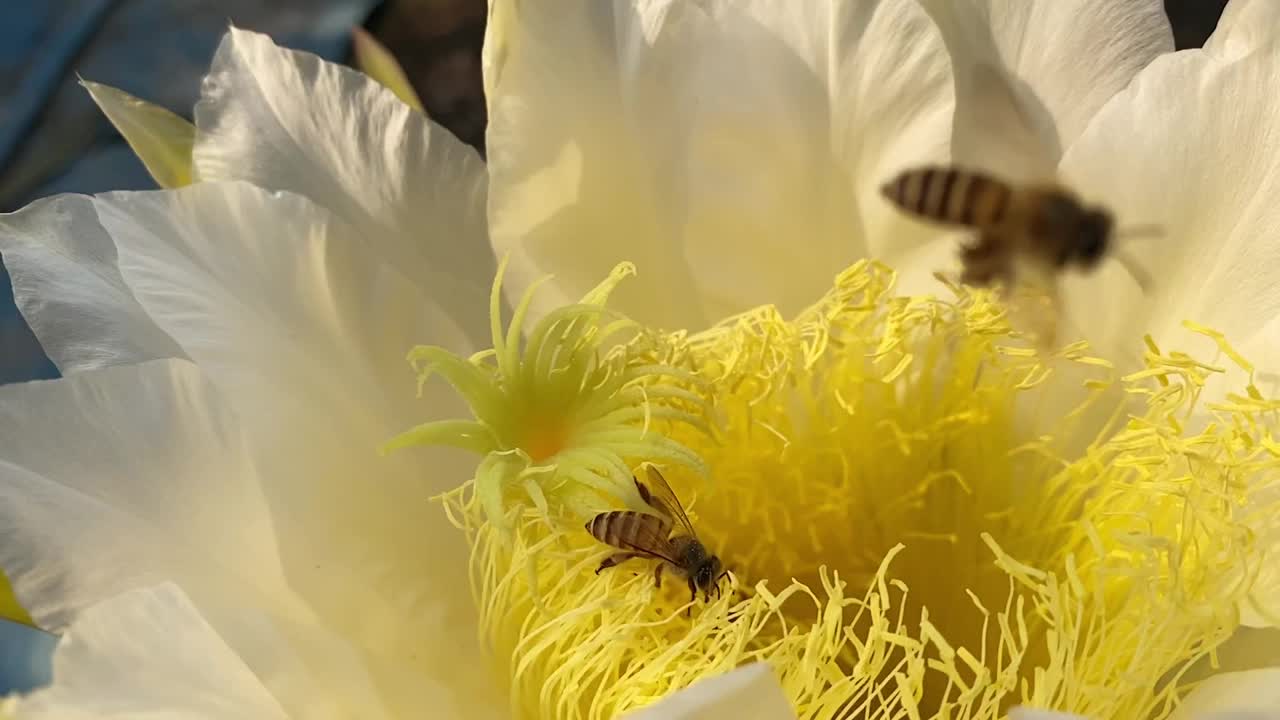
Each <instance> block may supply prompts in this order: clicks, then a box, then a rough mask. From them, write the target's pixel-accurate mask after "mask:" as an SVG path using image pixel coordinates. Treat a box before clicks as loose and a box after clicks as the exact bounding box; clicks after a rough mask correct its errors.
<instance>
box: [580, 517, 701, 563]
mask: <svg viewBox="0 0 1280 720" xmlns="http://www.w3.org/2000/svg"><path fill="white" fill-rule="evenodd" d="M587 532H589V533H591V536H592V537H594V538H595V539H597V540H599V541H600V542H602V543H604V544H606V545H610V546H612V547H616V548H618V549H620V550H632V551H634V552H638V553H641V554H642V555H649V556H652V557H656V558H658V559H659V560H666V561H667V562H669V563H672V564H673V565H679V564H680V561H679V560H677V559H675V557H673V556H674V555H675V553H674V552H672V550H671V542H670V541H669V540H668V539H667V536H668V535H670V534H671V522H670V521H669V520H668V519H667V518H661V517H658V516H657V515H650V514H649V513H642V512H635V511H634V510H611V511H609V512H603V513H600V514H599V515H596V516H595V517H594V518H592V519H591V522H589V523H587Z"/></svg>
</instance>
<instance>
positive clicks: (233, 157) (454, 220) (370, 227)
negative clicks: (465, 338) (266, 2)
mask: <svg viewBox="0 0 1280 720" xmlns="http://www.w3.org/2000/svg"><path fill="white" fill-rule="evenodd" d="M195 122H196V127H197V136H196V146H195V150H194V161H195V168H196V172H197V174H198V176H199V178H200V179H201V180H247V181H249V182H252V183H253V184H255V185H258V186H260V187H264V188H268V189H272V190H287V191H290V192H295V193H299V194H301V195H305V196H306V197H308V198H310V199H311V200H313V201H314V202H316V203H317V204H318V205H321V206H323V207H325V208H328V209H329V210H330V211H331V212H333V213H334V214H335V215H337V216H338V217H340V218H342V219H343V220H345V221H346V222H347V223H349V224H350V225H352V226H353V227H355V228H357V229H358V230H359V231H360V233H361V238H360V239H361V241H362V244H363V245H365V246H366V247H368V248H370V249H371V250H373V251H374V252H376V253H378V254H379V255H380V256H381V257H382V258H383V259H384V260H386V261H388V262H390V263H391V264H393V265H394V266H396V267H398V268H400V270H401V271H402V272H403V273H405V274H406V275H407V276H408V277H409V278H410V279H412V280H414V281H416V282H418V283H420V284H421V285H422V286H423V287H424V288H426V290H427V291H428V292H430V293H431V294H432V296H434V297H435V298H438V300H439V302H440V304H441V305H442V306H443V307H444V308H445V310H446V311H447V312H449V313H450V314H451V315H452V316H454V317H455V318H458V320H459V324H460V326H461V327H463V328H464V329H465V330H466V331H467V332H468V333H469V334H470V337H471V339H472V341H473V342H482V341H484V340H485V339H486V338H487V334H486V333H487V328H488V304H487V298H488V292H489V286H490V283H491V282H492V279H493V272H494V262H493V255H492V252H491V250H490V248H489V244H488V239H487V235H486V230H485V224H486V223H485V197H486V185H487V178H486V174H485V172H486V171H485V167H484V162H483V161H482V160H481V158H480V156H479V155H478V154H477V153H476V152H475V151H474V150H473V149H471V148H470V147H467V146H466V145H464V144H462V142H461V141H459V140H457V139H456V138H455V137H453V135H452V134H450V133H449V131H448V130H445V129H444V128H442V127H440V126H438V125H436V124H435V123H433V122H431V121H430V120H428V119H427V118H426V116H425V115H423V114H422V113H419V112H416V111H414V110H413V109H411V108H410V107H409V106H407V105H405V104H404V103H403V102H401V101H400V100H399V99H397V98H396V97H395V95H394V94H393V93H392V92H391V91H390V90H388V89H386V88H385V87H383V86H381V85H380V84H378V83H377V82H376V81H374V80H373V79H371V78H369V77H368V76H366V75H364V74H362V73H358V72H356V71H354V70H351V69H349V68H346V67H342V66H340V65H336V64H334V63H329V62H325V61H324V60H321V59H320V58H318V57H316V56H315V55H312V54H310V53H304V52H297V51H291V50H285V49H282V48H279V47H277V46H276V45H275V44H274V43H272V42H271V40H270V39H269V38H268V37H267V36H265V35H260V34H257V33H252V32H247V31H244V30H237V29H234V28H233V29H231V31H230V32H229V33H228V34H227V36H226V37H225V38H224V39H223V41H222V44H221V45H220V46H219V48H218V52H217V54H216V55H215V56H214V60H213V65H212V67H211V69H210V71H209V75H208V76H207V77H206V78H205V81H204V86H203V89H202V94H201V99H200V101H199V103H198V104H197V105H196V108H195Z"/></svg>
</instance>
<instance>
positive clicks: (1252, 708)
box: [1170, 668, 1280, 720]
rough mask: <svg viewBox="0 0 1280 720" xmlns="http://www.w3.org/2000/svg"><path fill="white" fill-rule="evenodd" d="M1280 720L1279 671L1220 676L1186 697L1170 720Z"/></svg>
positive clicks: (1268, 670) (1258, 671) (1202, 684)
mask: <svg viewBox="0 0 1280 720" xmlns="http://www.w3.org/2000/svg"><path fill="white" fill-rule="evenodd" d="M1228 718H1233V719H1234V720H1246V719H1251V720H1264V719H1270V720H1274V719H1275V718H1280V668H1267V669H1264V670H1249V671H1246V672H1237V673H1222V674H1220V675H1214V676H1213V677H1210V678H1209V679H1207V680H1205V681H1204V682H1203V683H1201V684H1200V685H1199V686H1197V687H1196V689H1195V690H1193V691H1192V692H1191V694H1190V695H1188V696H1187V698H1186V699H1185V700H1183V701H1182V704H1181V705H1179V706H1178V709H1177V710H1176V711H1174V713H1173V715H1171V716H1170V720H1227V719H1228Z"/></svg>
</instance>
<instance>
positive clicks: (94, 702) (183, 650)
mask: <svg viewBox="0 0 1280 720" xmlns="http://www.w3.org/2000/svg"><path fill="white" fill-rule="evenodd" d="M53 663H54V667H53V673H54V681H53V684H52V685H51V686H49V687H48V688H44V689H42V690H38V691H36V692H34V693H32V694H31V695H29V696H27V697H25V698H21V699H19V700H18V702H17V703H16V704H15V705H14V706H13V707H12V709H11V712H13V714H14V717H15V720H44V719H45V718H47V719H48V720H89V719H90V718H92V719H94V720H111V719H119V720H126V719H128V720H133V718H139V717H146V718H155V719H156V720H169V719H172V720H179V719H181V720H195V719H197V718H207V719H208V720H215V719H216V720H226V719H228V718H261V719H262V720H271V719H272V718H277V719H280V720H286V719H287V718H288V717H289V716H288V715H286V714H285V711H284V709H283V708H281V707H280V705H279V704H278V703H277V702H276V701H275V699H274V698H273V697H272V696H271V694H270V693H269V692H267V690H266V688H264V687H263V686H262V684H261V683H260V682H258V679H257V678H256V677H255V676H254V674H253V672H252V671H250V669H249V668H248V667H246V666H245V664H244V662H243V661H241V660H240V658H239V657H237V655H236V654H235V652H234V651H232V650H231V649H230V648H229V647H227V645H226V643H225V642H224V641H223V640H222V638H221V637H219V635H218V633H217V631H215V630H214V629H213V628H212V627H210V626H209V624H208V623H207V622H205V620H204V619H203V618H201V616H200V613H199V611H198V610H197V609H196V608H195V607H194V606H192V604H191V602H190V601H189V600H188V599H187V597H186V596H185V595H184V594H183V593H182V591H181V590H179V589H178V588H177V586H175V585H172V584H165V585H159V586H156V587H149V588H142V589H137V590H133V591H130V592H128V593H124V594H122V595H119V596H116V597H113V598H111V599H108V600H104V601H103V602H101V603H99V604H96V605H94V606H93V607H91V608H88V609H86V610H85V611H84V612H83V613H81V614H80V616H79V618H77V620H76V622H75V624H73V625H72V626H71V628H70V629H69V630H68V632H67V635H66V636H65V637H64V638H63V639H62V642H60V643H59V644H58V649H57V651H56V652H55V654H54V659H53Z"/></svg>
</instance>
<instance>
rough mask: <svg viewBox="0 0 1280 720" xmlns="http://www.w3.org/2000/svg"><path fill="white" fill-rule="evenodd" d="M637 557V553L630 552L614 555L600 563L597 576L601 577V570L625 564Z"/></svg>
mask: <svg viewBox="0 0 1280 720" xmlns="http://www.w3.org/2000/svg"><path fill="white" fill-rule="evenodd" d="M635 556H636V554H635V553H630V552H620V553H614V554H612V555H610V556H609V557H607V558H605V559H604V560H603V561H601V562H600V567H598V568H596V574H597V575H599V574H600V571H601V570H604V569H605V568H611V567H613V566H614V565H617V564H618V563H624V562H626V561H628V560H630V559H631V558H633V557H635Z"/></svg>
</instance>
